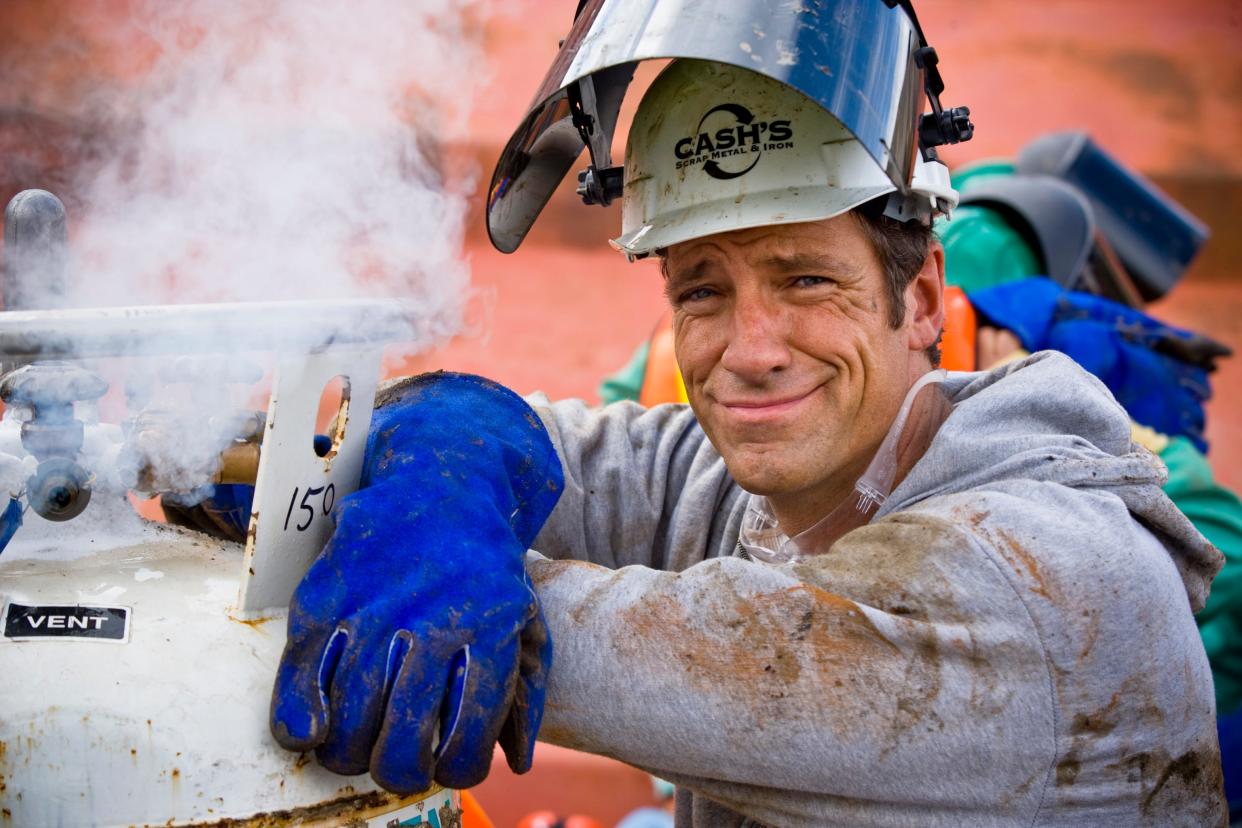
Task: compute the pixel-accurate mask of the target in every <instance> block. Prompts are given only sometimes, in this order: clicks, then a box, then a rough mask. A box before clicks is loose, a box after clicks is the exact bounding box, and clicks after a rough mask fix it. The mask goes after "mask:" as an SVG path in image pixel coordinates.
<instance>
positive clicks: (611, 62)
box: [487, 0, 923, 253]
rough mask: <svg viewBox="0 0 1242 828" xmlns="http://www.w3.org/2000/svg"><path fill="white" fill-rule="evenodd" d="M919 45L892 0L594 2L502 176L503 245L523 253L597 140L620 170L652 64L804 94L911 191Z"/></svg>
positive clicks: (498, 176)
mask: <svg viewBox="0 0 1242 828" xmlns="http://www.w3.org/2000/svg"><path fill="white" fill-rule="evenodd" d="M918 48H919V38H918V36H917V34H916V33H915V31H914V28H913V25H912V24H911V22H910V19H909V18H908V17H907V16H906V14H905V13H904V12H903V11H902V10H901V9H900V8H889V6H888V5H887V4H886V3H884V2H882V0H789V2H775V1H774V0H727V2H720V0H587V2H586V4H585V6H584V7H583V8H582V10H581V13H580V14H579V15H578V17H577V19H576V20H575V22H574V26H573V29H572V30H571V31H570V33H569V36H568V37H567V38H566V39H565V42H564V43H563V45H562V46H561V49H560V52H559V53H558V54H557V56H556V59H555V60H554V61H553V63H552V66H551V68H550V69H549V71H548V74H547V76H546V77H545V78H544V80H543V83H542V84H541V85H540V88H539V91H538V92H537V93H536V95H535V99H534V102H533V104H532V106H531V108H530V110H529V112H528V113H527V115H526V117H525V118H524V119H523V121H522V123H521V125H520V126H519V127H518V129H517V130H516V131H515V132H514V133H513V136H512V137H511V138H510V139H509V143H508V145H507V146H506V147H505V150H504V152H503V154H502V155H501V157H500V161H499V162H498V163H497V165H496V170H495V172H494V173H493V174H492V181H491V185H490V187H489V189H488V198H487V230H488V235H489V236H490V237H491V240H492V244H494V245H495V246H496V248H497V249H498V250H501V251H502V252H505V253H511V252H513V251H514V250H516V249H517V247H518V245H519V244H521V242H522V239H523V238H525V237H526V234H527V232H528V231H529V230H530V228H531V225H533V224H534V222H535V219H536V217H538V215H539V213H540V211H541V210H542V209H543V206H544V205H545V204H546V203H547V202H548V199H549V198H551V196H552V193H553V191H554V190H555V189H556V187H557V186H558V185H559V184H560V182H561V181H562V180H563V179H564V177H565V175H566V174H567V173H568V172H569V171H570V169H571V168H572V167H573V165H574V162H575V161H576V160H577V158H578V156H579V155H580V154H581V153H582V150H583V149H584V148H585V147H588V142H589V147H590V150H591V157H592V161H593V165H594V166H595V167H596V168H598V169H604V168H606V167H608V166H610V165H611V158H610V151H611V150H610V148H611V144H612V135H613V131H614V129H615V127H616V121H617V114H618V112H619V111H620V108H621V101H622V99H623V98H624V96H625V91H626V88H627V87H628V86H629V83H630V80H631V78H632V76H633V72H634V67H635V65H636V64H637V63H638V62H639V61H643V60H658V59H671V58H698V59H701V60H708V61H716V62H719V63H725V64H731V65H734V66H738V67H741V68H744V69H749V70H752V71H754V72H758V73H760V74H763V75H767V76H768V77H771V78H773V79H774V80H777V81H780V82H782V83H784V84H786V85H788V86H790V87H792V88H793V89H795V90H797V91H798V92H800V93H802V94H803V95H805V96H807V97H808V98H810V99H811V100H813V101H815V102H817V103H818V104H820V105H821V106H822V107H823V108H824V109H825V110H827V111H828V112H829V113H831V114H832V115H833V116H834V117H835V118H836V119H837V120H838V121H840V122H841V124H842V125H844V126H845V127H846V129H848V130H849V131H850V132H851V133H852V134H853V135H854V137H855V138H857V139H858V141H859V142H860V143H861V144H862V146H863V147H864V148H865V149H866V151H867V153H868V154H869V155H870V156H871V157H872V158H873V159H874V160H875V162H876V164H877V165H878V167H879V169H880V170H882V171H883V172H884V174H885V175H886V176H887V177H888V178H889V180H890V181H891V182H892V183H893V185H894V186H895V187H897V188H898V189H901V190H903V191H904V190H905V189H906V188H907V186H908V185H909V183H910V179H911V175H912V173H913V167H914V153H915V151H916V150H917V127H918V123H919V117H920V114H921V111H922V103H923V101H922V96H923V75H922V70H920V69H919V68H918V66H917V65H916V63H915V52H916V50H917V49H918Z"/></svg>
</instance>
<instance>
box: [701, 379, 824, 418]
mask: <svg viewBox="0 0 1242 828" xmlns="http://www.w3.org/2000/svg"><path fill="white" fill-rule="evenodd" d="M823 387H824V386H823V384H820V385H816V386H814V387H813V388H811V389H810V390H808V391H805V392H802V393H797V392H794V393H781V394H772V395H768V396H762V397H761V396H747V395H736V396H728V397H725V398H723V399H719V398H718V399H717V400H716V402H717V404H718V405H720V407H721V408H723V409H724V410H725V411H726V412H727V413H728V416H729V418H730V419H733V420H734V421H736V422H738V423H741V424H746V425H752V424H757V423H763V424H768V423H772V422H774V421H778V420H785V419H791V418H794V417H797V416H798V415H799V414H800V413H801V412H802V410H803V409H804V408H805V407H806V406H807V404H808V403H809V401H810V400H811V398H812V397H813V396H814V395H815V393H816V392H817V391H819V390H820V389H821V388H823Z"/></svg>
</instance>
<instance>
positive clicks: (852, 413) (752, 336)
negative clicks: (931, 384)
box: [664, 215, 943, 532]
mask: <svg viewBox="0 0 1242 828" xmlns="http://www.w3.org/2000/svg"><path fill="white" fill-rule="evenodd" d="M941 257H942V254H941V252H940V250H939V247H938V246H936V245H934V251H933V254H932V255H930V256H929V257H928V263H926V264H925V265H924V267H923V270H922V271H920V274H919V276H917V277H916V278H915V280H914V282H912V283H911V286H910V287H909V288H908V289H907V291H906V306H907V307H906V314H905V320H904V322H903V324H902V325H901V327H899V328H897V329H894V328H893V327H892V326H891V324H890V317H889V313H890V310H889V302H888V299H887V298H886V295H885V292H884V275H883V269H882V266H881V264H880V261H879V258H878V257H877V255H876V253H875V250H874V248H873V247H872V245H871V243H870V241H869V240H868V238H867V236H866V235H865V234H864V231H863V229H862V228H861V227H860V226H859V224H858V222H857V220H855V219H854V218H853V217H852V216H849V215H845V216H839V217H837V218H832V219H826V220H824V221H818V222H808V223H804V224H788V225H776V226H770V227H762V228H754V229H748V230H736V231H732V232H728V233H720V234H718V235H715V236H708V237H706V238H702V239H695V240H693V241H688V242H683V243H681V244H678V245H674V246H672V247H670V248H669V249H668V251H667V255H666V258H665V262H664V265H665V271H666V274H667V284H666V289H667V292H668V296H669V299H670V301H671V303H672V305H673V309H674V319H673V324H674V332H675V342H676V351H677V361H678V364H679V365H680V367H681V371H682V375H683V377H684V379H685V382H686V391H687V394H688V396H689V399H690V405H691V406H692V407H693V408H694V411H695V413H696V414H697V415H698V418H699V422H700V423H702V425H703V429H704V430H705V431H706V432H707V435H708V437H709V438H710V439H711V441H712V444H713V445H715V447H716V448H717V450H718V451H719V452H720V453H721V455H722V456H723V457H724V460H725V464H726V465H727V466H728V468H729V471H730V473H731V474H732V475H733V477H734V479H735V480H737V482H738V483H739V484H741V486H742V487H743V488H744V489H746V490H748V491H751V492H754V493H756V494H761V495H766V496H767V497H768V498H769V500H771V502H772V504H773V506H774V507H775V508H776V510H777V515H778V517H780V518H781V520H782V526H783V528H785V529H786V531H787V532H789V531H790V529H793V531H801V529H804V528H806V526H797V525H794V526H785V524H786V522H787V518H788V519H789V522H790V523H793V524H797V523H799V522H806V525H807V526H809V525H810V524H811V523H814V520H815V519H817V517H818V516H821V515H822V514H824V513H826V511H827V510H829V509H830V508H831V507H832V506H834V505H835V504H836V502H837V501H839V500H840V498H841V497H844V496H845V494H846V493H848V492H849V491H850V489H852V487H853V484H854V481H855V480H856V479H857V478H858V476H859V475H861V474H862V472H863V471H865V469H866V467H867V464H868V463H869V462H870V459H871V457H872V455H873V454H874V453H875V450H876V449H877V448H878V447H879V444H880V441H881V440H882V439H883V438H884V435H885V433H886V432H887V431H888V428H889V426H890V425H891V423H892V421H893V419H894V418H895V417H896V414H897V410H898V408H899V407H900V405H901V401H902V399H903V398H904V397H905V394H906V391H907V390H908V389H909V387H910V385H911V383H912V382H913V381H914V379H915V378H917V377H918V376H919V375H921V374H922V373H923V372H925V371H927V370H928V369H929V368H930V366H929V365H928V364H927V362H926V359H925V357H924V356H923V354H922V352H923V350H924V349H925V348H927V347H928V346H929V345H931V344H932V342H934V341H935V337H936V334H937V333H938V331H939V325H940V292H941V291H942V289H943V268H942V265H941V262H942V261H943V259H942V258H941ZM782 507H784V508H782ZM795 512H797V513H799V514H801V513H803V512H805V514H804V515H801V517H795V516H794V513H795Z"/></svg>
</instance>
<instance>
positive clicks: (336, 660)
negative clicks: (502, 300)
mask: <svg viewBox="0 0 1242 828" xmlns="http://www.w3.org/2000/svg"><path fill="white" fill-rule="evenodd" d="M397 393H398V395H399V396H398V398H397V399H396V400H394V401H391V402H388V403H386V404H381V406H380V407H377V409H376V411H375V416H374V421H373V423H372V427H371V434H370V438H369V441H368V445H367V460H366V464H365V467H364V470H363V475H362V483H361V488H360V489H359V490H358V491H357V492H355V493H354V494H352V495H350V496H349V497H346V498H343V499H342V502H341V504H340V505H339V506H338V508H337V512H336V529H335V532H334V533H333V535H332V538H331V539H330V540H329V541H328V544H327V545H326V546H325V547H324V550H323V552H322V553H320V555H319V557H318V558H317V559H316V560H315V562H314V563H313V564H312V565H311V567H310V570H309V571H308V572H307V574H306V576H305V578H304V579H303V580H302V582H301V584H300V585H299V586H298V588H297V590H296V591H295V592H294V595H293V601H292V605H291V606H290V608H289V638H288V643H287V644H286V646H285V652H284V655H283V657H282V659H281V663H280V668H279V670H278V673H277V676H276V686H275V689H274V691H273V694H272V733H273V735H274V736H275V737H276V740H277V741H278V742H279V743H280V744H281V745H283V746H285V747H287V748H289V749H291V750H300V751H305V750H311V749H314V751H315V753H316V755H317V756H318V757H319V761H320V762H321V763H322V764H323V765H324V767H327V768H329V769H330V770H334V771H337V772H338V773H344V774H357V773H362V772H364V771H366V770H368V769H369V770H370V771H371V775H372V776H373V777H374V778H375V780H376V781H377V782H378V783H379V784H380V785H382V786H383V787H385V788H387V789H388V790H390V791H394V792H396V793H400V794H408V793H413V792H416V791H421V790H425V789H426V788H427V787H428V786H429V785H430V783H431V782H432V780H433V779H434V780H435V781H436V782H438V783H440V784H442V785H445V786H447V787H452V788H467V787H470V786H472V785H475V784H477V783H479V782H481V781H482V780H483V778H484V777H486V776H487V772H488V769H489V768H490V764H491V757H492V750H493V748H494V746H495V744H496V742H497V741H499V742H500V744H501V746H502V747H503V748H504V750H505V754H506V756H507V757H508V760H509V765H510V767H512V768H513V770H514V771H516V772H518V773H521V772H524V771H526V770H528V769H529V768H530V764H531V758H532V754H533V752H534V746H535V736H536V734H537V733H538V731H539V723H540V720H541V719H542V717H543V699H544V685H545V679H546V676H547V671H548V668H549V666H550V665H551V661H552V642H551V640H550V639H549V637H548V630H547V626H546V625H545V623H544V619H543V612H542V610H541V609H540V606H539V600H538V598H537V597H536V595H535V592H534V590H533V588H532V586H531V583H530V580H529V578H528V577H527V575H526V569H525V553H526V549H527V547H528V546H529V545H530V544H531V543H532V542H534V539H535V536H536V535H537V534H538V532H539V529H540V527H541V526H542V525H543V523H544V521H545V520H547V517H548V515H549V514H551V512H552V508H553V506H555V505H556V501H557V498H558V497H559V496H560V490H561V486H562V483H563V478H562V474H561V465H560V460H559V459H558V458H557V456H556V451H555V449H554V448H553V446H552V442H551V440H550V439H549V437H548V434H547V432H546V431H545V430H544V427H543V424H542V423H541V422H540V420H539V418H538V417H537V416H536V415H535V413H534V412H533V411H532V410H531V409H530V407H529V406H528V405H527V404H526V403H525V402H524V401H523V400H522V399H521V398H520V397H518V396H517V395H516V394H514V393H513V392H511V391H509V390H507V389H505V388H503V387H501V386H499V385H497V384H495V383H493V382H490V381H488V380H485V379H482V378H480V377H474V376H469V375H464V374H449V373H438V374H426V375H423V376H421V377H416V378H414V379H413V380H412V381H410V382H408V383H407V384H405V385H404V386H402V387H400V388H399V390H398V392H397Z"/></svg>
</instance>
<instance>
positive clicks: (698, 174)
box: [612, 60, 957, 257]
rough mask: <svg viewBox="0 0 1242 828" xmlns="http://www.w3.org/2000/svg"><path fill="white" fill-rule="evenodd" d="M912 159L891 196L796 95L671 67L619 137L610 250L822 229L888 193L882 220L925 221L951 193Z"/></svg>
mask: <svg viewBox="0 0 1242 828" xmlns="http://www.w3.org/2000/svg"><path fill="white" fill-rule="evenodd" d="M910 129H911V130H913V129H914V125H913V124H911V126H910ZM915 154H916V160H915V168H914V180H913V181H912V182H911V186H910V188H909V191H908V192H907V193H904V194H903V193H900V192H899V190H898V187H897V186H896V185H895V184H894V183H893V181H892V180H891V179H890V178H889V176H888V175H887V174H886V173H885V171H884V170H883V169H881V167H880V166H879V164H877V163H876V161H875V159H874V158H873V157H872V156H871V154H870V153H868V152H867V149H866V148H865V147H864V146H863V145H862V144H861V143H860V142H859V141H858V139H857V138H856V137H855V136H854V134H853V133H852V132H850V130H849V129H847V128H846V127H845V126H844V125H843V124H842V123H841V122H840V121H839V120H837V118H836V117H834V116H833V115H832V114H831V113H829V112H828V111H827V110H826V109H824V108H823V107H822V106H821V105H820V104H818V103H817V102H815V101H812V100H811V99H809V98H808V97H807V96H806V95H804V94H802V93H801V92H798V91H796V90H794V89H792V88H790V87H789V86H787V85H786V84H784V83H782V82H780V81H777V80H774V79H772V78H770V77H767V76H765V75H761V74H758V73H756V72H752V71H750V70H747V69H742V68H739V67H736V66H731V65H728V64H724V63H717V62H713V61H703V60H677V61H674V62H673V63H672V64H670V65H669V66H668V67H667V68H666V69H665V70H664V71H663V72H662V73H661V74H660V76H659V77H658V78H656V80H655V82H654V83H653V84H652V85H651V87H650V88H649V89H648V90H647V93H646V95H644V97H643V99H642V101H641V103H640V104H639V106H638V110H637V112H636V114H635V116H634V121H633V124H632V126H631V127H630V133H629V138H628V140H627V142H626V153H625V185H624V187H625V188H624V193H623V202H622V208H621V236H620V237H619V238H617V239H615V240H613V242H612V244H613V246H615V247H616V248H617V249H619V250H621V251H622V252H624V253H626V254H627V255H629V256H631V257H641V256H645V255H647V254H649V253H651V252H652V251H654V250H658V249H660V248H663V247H667V246H669V245H672V244H677V243H678V242H683V241H687V240H689V239H695V238H700V237H702V236H709V235H712V234H715V233H722V232H726V231H729V230H740V229H743V228H747V227H761V226H764V225H770V224H791V223H794V222H803V221H817V220H820V219H826V218H832V217H833V216H837V215H841V214H842V213H845V212H848V211H849V210H851V209H853V208H855V207H857V206H859V205H861V204H863V203H865V202H868V201H871V200H872V199H874V198H878V197H880V196H884V195H887V194H890V193H892V194H894V198H893V200H892V203H891V204H890V205H889V207H888V212H889V214H890V215H893V216H894V217H896V218H899V219H903V220H905V219H921V220H923V221H928V220H930V218H931V216H932V214H933V213H934V212H936V211H939V210H943V209H947V208H948V207H951V206H953V205H955V204H956V203H957V193H956V192H955V191H954V190H953V189H952V187H950V185H949V175H948V170H947V169H945V168H944V165H942V164H940V163H939V162H924V161H923V160H922V158H921V157H918V153H917V152H916V153H915Z"/></svg>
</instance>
